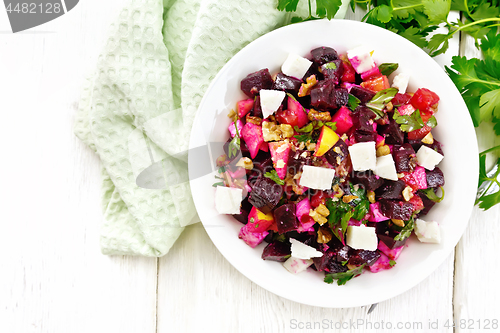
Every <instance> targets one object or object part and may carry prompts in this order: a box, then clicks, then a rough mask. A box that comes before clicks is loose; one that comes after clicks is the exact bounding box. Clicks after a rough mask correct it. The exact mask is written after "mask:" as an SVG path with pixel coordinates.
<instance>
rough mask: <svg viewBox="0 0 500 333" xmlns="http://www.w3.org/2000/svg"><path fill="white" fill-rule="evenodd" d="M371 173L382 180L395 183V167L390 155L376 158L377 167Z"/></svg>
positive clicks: (396, 178) (396, 175)
mask: <svg viewBox="0 0 500 333" xmlns="http://www.w3.org/2000/svg"><path fill="white" fill-rule="evenodd" d="M373 173H374V174H376V175H377V176H379V177H382V178H384V179H390V180H394V181H397V180H398V173H397V172H396V165H395V164H394V160H393V159H392V155H391V154H389V155H385V156H380V157H377V165H376V166H375V170H373Z"/></svg>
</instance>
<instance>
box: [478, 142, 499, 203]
mask: <svg viewBox="0 0 500 333" xmlns="http://www.w3.org/2000/svg"><path fill="white" fill-rule="evenodd" d="M498 149H500V146H496V147H493V148H490V149H488V150H485V151H483V152H481V153H480V154H479V189H478V193H477V198H476V204H479V208H481V209H484V210H488V209H490V208H491V207H493V206H494V205H496V204H498V203H500V180H499V179H500V159H498V160H497V163H496V165H495V166H494V167H493V169H492V170H490V171H489V172H486V154H487V153H490V152H493V151H495V150H498Z"/></svg>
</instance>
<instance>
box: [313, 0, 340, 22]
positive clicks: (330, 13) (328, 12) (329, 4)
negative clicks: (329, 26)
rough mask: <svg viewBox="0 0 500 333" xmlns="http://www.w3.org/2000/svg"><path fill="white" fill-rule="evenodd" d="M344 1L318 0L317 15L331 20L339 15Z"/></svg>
mask: <svg viewBox="0 0 500 333" xmlns="http://www.w3.org/2000/svg"><path fill="white" fill-rule="evenodd" d="M341 5H342V0H316V15H318V16H319V17H320V18H324V17H326V18H328V19H329V20H331V19H332V18H333V17H334V16H335V14H337V12H338V10H339V8H340V6H341Z"/></svg>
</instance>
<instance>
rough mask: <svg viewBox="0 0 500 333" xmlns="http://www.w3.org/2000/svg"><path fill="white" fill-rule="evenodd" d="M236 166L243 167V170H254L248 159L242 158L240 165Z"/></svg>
mask: <svg viewBox="0 0 500 333" xmlns="http://www.w3.org/2000/svg"><path fill="white" fill-rule="evenodd" d="M236 166H239V167H242V168H244V169H247V170H252V169H253V162H252V160H251V159H249V158H248V157H242V158H240V160H239V161H238V163H236Z"/></svg>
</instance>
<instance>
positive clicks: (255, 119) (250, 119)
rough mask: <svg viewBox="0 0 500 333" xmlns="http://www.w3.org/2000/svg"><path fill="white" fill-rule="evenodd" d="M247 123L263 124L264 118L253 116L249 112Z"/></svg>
mask: <svg viewBox="0 0 500 333" xmlns="http://www.w3.org/2000/svg"><path fill="white" fill-rule="evenodd" d="M246 119H247V123H252V124H254V125H257V126H260V125H261V124H262V118H260V117H254V116H251V115H250V113H247V118H246Z"/></svg>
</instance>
